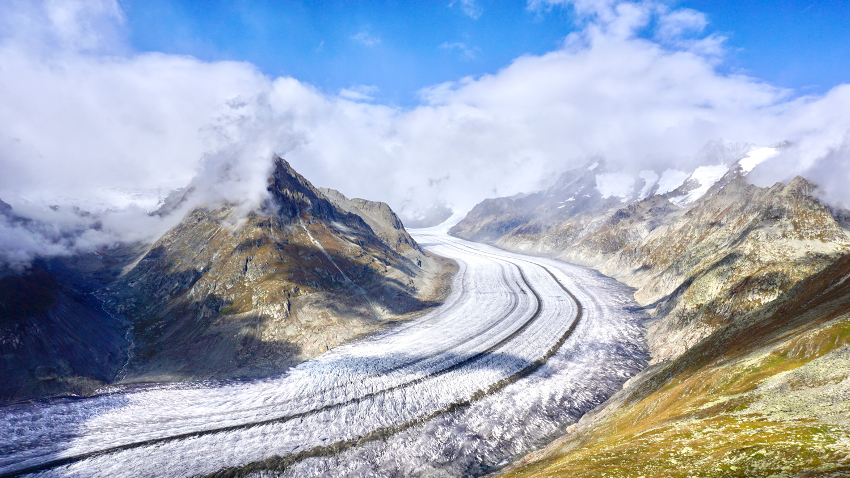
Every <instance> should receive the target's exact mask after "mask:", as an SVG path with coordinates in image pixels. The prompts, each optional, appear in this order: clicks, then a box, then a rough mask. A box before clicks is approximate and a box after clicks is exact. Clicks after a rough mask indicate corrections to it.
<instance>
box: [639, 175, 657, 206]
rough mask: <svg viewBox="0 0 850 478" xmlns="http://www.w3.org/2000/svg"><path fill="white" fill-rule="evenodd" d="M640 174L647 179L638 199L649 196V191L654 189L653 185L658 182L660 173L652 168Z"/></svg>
mask: <svg viewBox="0 0 850 478" xmlns="http://www.w3.org/2000/svg"><path fill="white" fill-rule="evenodd" d="M638 176H640V178H641V179H643V180H644V181H645V184H644V185H643V188H642V189H641V190H640V194H638V199H645V198H646V197H647V196H649V191H650V190H652V186H655V183H657V182H658V179H659V178H658V173H656V172H655V171H652V170H646V171H641V172H640V173H638Z"/></svg>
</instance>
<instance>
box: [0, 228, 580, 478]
mask: <svg viewBox="0 0 850 478" xmlns="http://www.w3.org/2000/svg"><path fill="white" fill-rule="evenodd" d="M444 244H445V245H450V246H454V245H453V244H448V243H444ZM454 247H456V246H454ZM472 251H474V252H475V253H476V254H478V255H488V254H485V253H482V252H481V251H475V250H474V249H472ZM489 256H491V257H492V255H489ZM497 257H498V256H497ZM500 259H501V258H500ZM501 260H503V261H504V259H501ZM505 262H508V263H510V261H505ZM526 262H528V261H526ZM512 265H513V266H514V267H516V268H517V271H518V272H519V275H520V278H521V279H522V281H523V282H524V283H525V285H526V286H527V287H528V289H529V290H530V291H531V293H532V294H533V295H534V297H535V299H536V302H537V304H536V306H535V310H534V313H533V314H532V316H531V317H530V318H529V319H528V320H526V321H525V322H524V323H523V324H522V325H521V326H520V327H518V328H517V329H516V330H514V331H513V332H512V333H511V334H510V335H508V336H507V337H505V338H503V339H502V340H500V341H499V342H497V343H495V344H493V345H491V346H490V347H488V348H487V349H485V350H483V351H481V352H478V353H476V354H475V355H472V356H470V357H468V358H466V359H464V360H462V361H459V362H457V363H454V364H452V365H451V366H449V367H446V368H443V369H440V370H438V371H435V372H433V373H430V374H428V375H425V376H423V377H420V378H418V379H415V380H412V381H410V382H406V383H403V384H399V385H396V386H394V387H390V388H386V389H382V390H379V391H376V392H371V393H368V394H365V395H363V396H361V397H359V398H355V399H350V400H347V401H345V402H340V403H336V404H331V405H326V406H323V407H320V408H317V409H313V410H309V411H306V412H301V413H296V414H292V415H286V416H283V417H276V418H271V419H268V420H261V421H257V422H251V423H243V424H239V425H231V426H227V427H220V428H213V429H208V430H199V431H194V432H188V433H183V434H179V435H172V436H167V437H161V438H152V439H149V440H141V441H138V442H133V443H127V444H125V445H119V446H115V447H110V448H107V449H104V450H97V451H92V452H88V453H81V454H78V455H74V456H68V457H63V458H57V459H55V460H50V461H47V462H44V463H40V464H38V465H32V466H29V467H26V468H22V469H19V470H15V471H13V472H9V473H3V474H0V478H6V477H17V476H22V475H26V474H29V473H36V472H40V471H46V470H49V469H51V468H56V467H60V466H64V465H69V464H72V463H75V462H78V461H83V460H86V459H88V458H94V457H97V456H102V455H108V454H111V453H116V452H120V451H125V450H130V449H133V448H140V447H144V446H149V445H156V444H159V443H165V442H170V441H177V440H185V439H188V438H195V437H200V436H204V435H213V434H217V433H227V432H230V431H236V430H244V429H250V428H254V427H258V426H262V425H268V424H272V423H284V422H287V421H290V420H294V419H299V418H303V417H306V416H309V415H312V414H316V413H320V412H324V411H329V410H334V409H337V408H342V407H344V406H347V405H350V404H352V403H356V402H359V401H361V400H363V399H367V398H374V397H377V396H379V395H381V394H385V393H388V392H392V391H395V390H399V389H403V388H408V387H411V386H414V385H417V384H419V383H422V382H424V381H426V380H429V379H431V378H434V377H436V376H439V375H443V374H446V373H449V372H451V371H453V370H457V369H458V368H461V367H463V366H465V365H468V364H470V363H472V362H475V361H477V360H480V359H482V358H484V357H486V356H487V355H489V354H490V353H491V352H492V351H493V350H495V349H497V348H499V347H501V346H502V345H504V344H506V343H508V342H510V341H511V340H513V339H514V338H516V337H517V336H518V335H519V334H521V333H522V332H523V331H525V330H526V329H527V328H528V327H529V326H530V325H531V324H532V323H533V322H534V321H535V320H537V318H538V316H539V315H540V303H541V301H540V296H539V295H538V294H537V292H536V291H535V290H534V288H533V287H532V286H531V284H530V283H529V282H528V279H526V277H525V274H523V272H522V269H521V268H520V267H519V266H517V265H516V264H512ZM535 265H538V266H539V267H542V268H543V269H544V270H546V271H547V272H549V275H551V276H552V278H553V279H554V280H555V281H556V282H557V284H558V285H559V286H560V287H561V288H562V289H563V290H564V291H565V292H566V293H567V294H568V295H569V296H570V297H571V298H572V300H573V302H574V303H575V304H576V307H577V313H576V318H575V320H574V321H573V324H572V325H571V326H570V328H569V329H568V330H567V332H566V333H565V334H564V335H563V336H562V337H561V339H560V340H559V341H558V343H557V344H555V346H554V347H553V348H552V349H550V350H549V351H548V352H547V353H546V354H545V355H544V356H543V357H542V358H541V359H538V360H537V361H535V362H533V363H532V364H531V365H529V366H527V367H525V368H524V369H522V370H520V371H519V372H517V373H516V374H514V375H512V376H510V377H507V378H505V379H503V380H501V381H499V382H496V383H495V384H493V385H491V386H490V387H489V388H488V389H487V390H479V391H477V392H475V393H474V394H473V395H472V397H471V398H470V399H468V400H465V401H461V402H456V403H454V404H452V405H450V406H449V407H447V408H445V409H442V410H439V411H437V412H434V413H432V414H429V415H428V416H425V417H419V418H416V419H414V420H411V421H410V422H407V423H404V424H402V425H399V426H395V427H386V428H380V429H377V430H375V431H373V432H370V433H368V434H366V435H363V436H361V437H358V438H356V439H352V440H347V441H341V442H336V443H333V444H331V445H327V446H322V447H316V448H313V449H311V450H308V451H306V452H299V453H297V454H294V455H288V456H287V457H285V458H279V457H273V458H271V459H269V460H265V461H263V462H262V463H267V462H269V461H270V460H272V461H274V460H285V462H286V463H287V464H291V463H294V462H296V461H300V460H301V459H304V458H307V457H310V456H323V455H327V454H328V453H338V452H339V451H342V450H345V449H347V448H350V447H352V446H354V445H356V444H358V443H362V442H364V441H370V440H375V439H379V438H384V437H387V436H390V435H392V434H395V433H398V432H399V431H402V430H405V429H408V428H410V427H412V426H414V425H417V424H419V423H423V422H425V421H427V420H430V419H432V418H434V417H436V416H439V415H441V414H444V413H448V412H451V411H455V410H459V409H461V408H463V407H465V406H467V405H469V404H470V403H472V402H474V401H476V400H480V399H481V398H483V397H484V396H486V395H488V394H491V393H494V392H496V391H498V390H501V389H502V388H504V387H506V386H507V385H509V384H511V383H513V382H516V381H517V380H519V379H521V378H522V377H525V376H527V375H529V374H531V373H533V372H534V371H535V370H537V369H538V368H539V367H540V366H542V365H543V364H544V363H545V362H546V361H547V360H548V359H549V358H550V357H551V356H552V355H554V354H555V352H557V350H558V349H559V348H560V347H561V345H563V343H564V342H565V341H566V340H567V338H568V337H569V335H570V334H571V333H572V331H573V330H574V329H575V327H576V326H577V324H578V322H579V319H580V318H581V314H582V308H581V304H580V303H579V302H578V300H577V299H576V298H575V296H574V295H573V294H572V293H571V292H569V291H568V290H567V289H566V288H565V287H564V286H563V284H561V282H560V281H559V280H558V279H557V278H555V276H554V275H553V274H552V273H551V272H550V271H549V270H548V269H546V268H545V267H543V266H540V265H539V264H535ZM515 307H516V305H515V306H514V308H513V309H515ZM513 309H512V310H513ZM509 313H510V312H509ZM501 320H504V318H503V319H500V321H501ZM488 330H489V329H488ZM432 357H433V356H432ZM291 457H297V459H294V460H293V459H292V458H291ZM252 465H253V464H248V465H245V466H244V467H239V468H237V469H234V470H232V473H233V474H232V475H222V476H243V475H242V474H241V473H239V472H238V470H241V469H242V468H248V467H251V466H252ZM258 469H267V468H258ZM220 473H230V471H228V470H223V471H222V472H220ZM216 476H218V474H217V475H216Z"/></svg>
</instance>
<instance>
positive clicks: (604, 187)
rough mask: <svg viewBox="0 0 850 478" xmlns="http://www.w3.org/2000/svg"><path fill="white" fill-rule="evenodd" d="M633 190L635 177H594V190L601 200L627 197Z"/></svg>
mask: <svg viewBox="0 0 850 478" xmlns="http://www.w3.org/2000/svg"><path fill="white" fill-rule="evenodd" d="M634 188H635V177H634V176H632V175H630V174H625V173H606V174H598V175H596V189H597V190H598V191H599V192H600V193H601V194H602V197H603V198H608V197H611V196H615V197H627V196H628V195H629V194H631V192H632V191H633V190H634Z"/></svg>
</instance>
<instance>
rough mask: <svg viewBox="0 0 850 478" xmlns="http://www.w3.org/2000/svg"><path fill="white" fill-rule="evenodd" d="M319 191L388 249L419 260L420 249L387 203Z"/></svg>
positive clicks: (322, 189)
mask: <svg viewBox="0 0 850 478" xmlns="http://www.w3.org/2000/svg"><path fill="white" fill-rule="evenodd" d="M319 191H321V192H322V194H324V195H325V197H327V198H328V199H329V200H330V201H331V202H333V203H334V205H336V206H337V207H338V208H340V209H342V210H343V211H346V212H350V213H352V214H356V215H357V216H359V217H360V218H361V219H363V221H365V222H366V224H368V225H369V227H370V228H371V229H372V231H374V232H375V234H377V235H378V237H380V238H381V240H383V241H384V244H386V245H387V246H388V247H390V248H391V249H393V250H394V251H396V252H398V253H399V254H402V255H405V256H407V257H410V258H412V259H414V260H420V259H421V255H422V254H423V253H422V249H420V248H419V245H418V244H416V241H414V240H413V238H412V237H410V234H408V232H407V231H406V230H405V229H404V225H403V224H402V223H401V219H399V218H398V216H397V215H396V214H395V212H393V210H392V209H390V206H389V205H388V204H387V203H383V202H378V201H369V200H367V199H360V198H354V199H348V198H347V197H345V195H344V194H342V193H341V192H339V191H337V190H335V189H329V188H319ZM417 253H418V254H417Z"/></svg>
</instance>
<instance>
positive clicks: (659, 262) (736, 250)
mask: <svg viewBox="0 0 850 478" xmlns="http://www.w3.org/2000/svg"><path fill="white" fill-rule="evenodd" d="M780 146H781V145H780ZM748 151H749V152H754V151H760V150H758V149H754V148H750V149H749V150H748ZM747 161H749V156H745V157H744V158H738V160H736V161H735V162H734V163H733V164H732V166H731V167H728V168H727V171H726V173H725V174H724V175H723V176H721V177H719V178H716V179H714V181H713V183H712V185H711V186H710V187H709V188H706V191H705V194H703V195H702V196H701V197H700V198H699V199H698V200H696V201H695V202H693V203H691V204H690V205H686V206H684V207H682V206H679V205H677V204H674V203H673V202H671V198H676V197H682V196H683V195H686V194H689V192H690V191H692V190H693V189H692V188H687V189H689V191H685V190H682V189H681V187H680V188H676V189H674V190H673V191H670V192H668V193H664V194H656V195H650V196H648V197H646V198H645V199H637V200H633V201H632V202H627V203H625V204H624V203H623V202H622V201H620V200H617V201H614V202H607V203H606V202H604V201H605V200H603V199H602V198H601V196H600V195H596V196H594V194H593V192H592V191H590V190H591V188H592V187H593V186H592V185H593V182H592V181H593V179H594V176H595V173H594V172H593V171H587V170H586V169H585V170H580V171H579V173H578V174H577V177H576V178H573V179H572V180H570V178H562V179H561V180H559V182H558V185H561V184H563V185H576V186H573V187H572V188H571V189H570V188H569V187H568V188H565V192H564V194H565V195H568V196H569V197H576V195H581V196H582V197H585V198H586V199H587V200H588V201H587V202H586V203H584V204H582V205H581V206H579V207H574V208H571V209H568V208H561V207H560V206H555V204H557V202H553V201H554V200H556V199H559V197H558V196H556V195H554V194H553V193H552V191H551V189H550V190H549V191H547V192H541V193H537V194H536V195H529V196H526V197H524V198H521V199H515V200H512V199H509V198H499V199H497V200H488V201H485V202H482V203H481V204H479V205H478V206H476V208H474V209H473V210H472V211H471V212H470V213H469V215H468V216H467V217H466V218H465V219H464V220H463V221H461V222H460V223H458V225H457V226H455V227H454V228H453V229H452V230H451V231H450V233H451V234H454V235H457V236H459V237H463V238H468V239H477V240H481V239H482V238H489V241H490V242H493V243H494V244H496V245H498V246H499V247H503V248H505V249H508V250H514V251H517V252H525V253H536V254H542V255H547V256H554V257H558V258H560V259H563V260H566V261H569V262H574V263H579V264H583V265H588V266H591V267H595V268H597V269H599V270H600V271H601V272H602V273H604V274H606V275H610V276H612V277H615V278H616V279H618V280H620V281H621V282H624V283H626V284H628V285H630V286H632V287H635V288H636V289H637V292H636V294H635V297H636V299H638V302H639V303H641V304H643V305H645V306H647V307H648V308H649V309H650V311H651V312H652V313H653V316H654V317H655V318H656V319H657V320H656V322H655V324H654V325H653V326H652V328H651V329H650V334H649V340H650V345H651V350H652V353H653V357H654V360H656V361H659V360H666V359H671V358H675V356H677V355H678V354H680V353H682V352H683V351H684V350H686V349H687V348H688V347H690V346H691V345H693V344H694V343H696V342H698V341H699V340H700V339H702V338H703V337H705V336H707V335H708V334H710V333H711V332H712V331H713V330H716V328H717V327H719V326H720V325H722V324H725V323H728V321H729V320H732V319H733V318H734V317H736V316H738V315H740V314H742V313H745V312H747V311H749V310H752V309H753V308H755V307H758V306H760V305H763V304H764V303H766V302H769V301H771V300H773V299H774V298H776V297H777V296H778V295H779V294H781V293H782V292H784V291H786V290H788V288H790V287H791V286H792V285H793V284H794V283H796V282H797V281H799V280H800V279H802V278H804V277H806V276H808V275H810V274H812V273H815V272H817V271H819V270H821V269H822V268H824V267H826V266H827V265H829V264H830V263H831V261H832V260H833V259H834V258H835V257H837V256H838V255H840V254H842V253H844V252H846V251H847V250H848V249H850V234H848V229H847V224H846V222H845V221H843V220H842V219H841V217H842V216H841V214H836V211H834V210H832V209H830V208H828V207H826V206H823V205H822V204H821V203H820V202H819V201H818V200H817V198H816V197H815V196H814V195H813V194H814V190H815V187H814V186H813V185H812V184H810V183H808V182H807V181H805V180H804V179H802V178H797V179H794V180H793V181H791V182H790V183H789V184H788V185H784V184H781V183H780V184H776V185H774V186H773V187H770V188H759V187H756V186H753V185H751V184H749V183H747V181H746V179H745V178H746V174H747V173H748V172H749V171H750V170H751V169H752V166H753V164H747V163H746V162H747ZM687 183H688V181H685V183H683V185H684V186H687ZM701 187H704V185H702V186H701ZM580 193H581V194H580ZM597 194H598V191H597ZM562 197H563V196H562ZM594 197H595V198H596V199H595V200H592V201H591V199H592V198H594ZM528 198H531V199H528ZM541 198H543V200H542V202H541ZM608 200H609V201H610V198H608ZM522 201H525V203H526V204H527V203H528V202H529V201H538V202H541V205H540V206H537V208H536V209H531V211H532V212H530V213H529V212H528V211H529V208H528V207H527V205H526V204H522V203H520V204H515V203H518V202H522ZM569 202H574V201H569ZM494 204H499V205H500V206H499V207H498V208H496V209H497V213H495V214H494V213H493V212H492V210H493V205H494ZM559 209H565V210H566V212H564V213H561V214H562V215H561V216H559V215H558V212H557V211H558V210H559ZM505 218H511V221H513V222H511V221H509V220H506V219H505ZM494 225H509V226H512V227H510V228H504V229H507V230H505V231H504V232H502V233H501V234H500V235H498V236H497V237H495V238H492V236H488V234H489V233H490V232H491V231H494V230H498V228H496V227H494ZM482 231H485V232H484V233H483V234H482Z"/></svg>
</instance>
